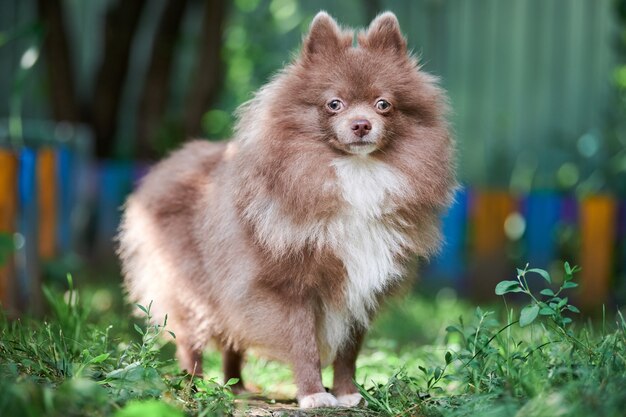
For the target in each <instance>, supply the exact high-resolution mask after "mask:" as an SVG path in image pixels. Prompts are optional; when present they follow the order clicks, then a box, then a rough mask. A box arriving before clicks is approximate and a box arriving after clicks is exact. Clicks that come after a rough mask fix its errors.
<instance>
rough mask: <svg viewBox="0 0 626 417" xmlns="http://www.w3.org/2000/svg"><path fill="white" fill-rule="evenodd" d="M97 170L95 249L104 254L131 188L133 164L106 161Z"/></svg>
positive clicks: (113, 235) (110, 242)
mask: <svg viewBox="0 0 626 417" xmlns="http://www.w3.org/2000/svg"><path fill="white" fill-rule="evenodd" d="M98 170H99V172H98V177H99V186H100V193H99V195H98V208H97V218H98V227H97V230H98V242H97V246H98V248H97V251H98V252H99V253H100V254H105V253H107V252H111V248H112V247H113V244H112V241H113V238H114V237H115V234H116V233H117V228H118V225H119V222H120V218H121V206H122V204H124V201H125V199H126V196H127V195H128V194H129V193H130V191H131V189H132V181H133V165H132V164H131V163H130V162H116V161H106V162H102V163H101V164H100V166H99V168H98Z"/></svg>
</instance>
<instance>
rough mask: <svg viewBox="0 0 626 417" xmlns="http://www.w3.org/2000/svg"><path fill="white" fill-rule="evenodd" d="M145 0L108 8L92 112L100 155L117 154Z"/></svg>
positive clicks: (128, 0) (127, 0)
mask: <svg viewBox="0 0 626 417" xmlns="http://www.w3.org/2000/svg"><path fill="white" fill-rule="evenodd" d="M43 1H47V0H43ZM145 3H146V2H145V0H119V1H118V2H117V3H116V4H115V5H114V6H113V7H112V8H111V9H109V11H108V12H107V16H106V22H105V28H104V32H105V33H104V53H103V56H102V64H101V65H100V69H99V71H98V75H97V77H96V85H95V93H94V98H93V108H92V115H91V121H92V127H93V129H94V133H95V136H96V155H97V156H98V157H99V158H103V157H110V156H111V155H112V154H113V150H114V140H115V133H116V131H117V116H118V110H119V104H120V98H121V96H122V91H123V87H124V82H125V80H126V74H127V72H128V64H129V61H130V51H131V47H132V43H133V38H134V35H135V31H136V29H137V26H138V23H139V18H140V17H141V12H142V10H143V8H144V5H145Z"/></svg>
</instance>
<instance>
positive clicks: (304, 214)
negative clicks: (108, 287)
mask: <svg viewBox="0 0 626 417" xmlns="http://www.w3.org/2000/svg"><path fill="white" fill-rule="evenodd" d="M445 110H446V99H445V96H444V94H443V92H442V90H441V89H440V88H439V87H438V86H437V83H436V79H435V78H434V77H432V76H430V75H428V74H426V73H424V72H422V71H420V69H419V66H418V65H417V63H416V60H415V59H414V58H412V57H411V56H410V55H409V54H408V52H407V46H406V41H405V39H404V38H403V36H402V34H401V32H400V28H399V26H398V21H397V19H396V17H395V16H394V15H393V14H392V13H384V14H382V15H380V16H378V17H377V18H376V19H375V20H374V21H373V22H372V24H371V25H370V27H369V28H368V29H367V31H362V32H359V33H358V45H357V46H353V32H351V31H348V30H341V29H340V28H339V27H338V26H337V24H336V23H335V21H334V20H333V19H332V18H331V17H330V16H329V15H328V14H326V13H324V12H321V13H319V14H318V15H317V16H316V17H315V19H314V20H313V23H312V24H311V29H310V32H309V34H308V36H307V37H306V39H305V40H304V44H303V47H302V52H301V54H300V56H299V57H298V58H297V59H295V62H293V63H292V64H291V65H289V66H287V67H286V68H285V69H284V70H283V71H281V72H280V73H279V74H278V75H277V76H276V77H275V78H274V79H273V81H271V82H270V83H269V84H268V85H266V86H265V87H263V88H262V89H261V90H260V91H259V92H258V93H257V95H256V96H255V98H254V99H252V100H251V101H250V102H248V103H247V104H245V105H243V106H242V108H241V109H240V111H239V122H238V124H237V128H236V135H235V139H233V140H232V141H230V142H226V143H218V144H216V143H209V142H205V141H195V142H191V143H189V144H187V145H186V146H185V147H183V148H182V149H181V150H179V151H177V152H175V153H173V154H172V155H171V156H170V157H169V158H167V159H165V160H164V161H162V162H161V163H160V164H158V165H157V166H155V167H154V169H152V171H151V172H150V173H149V174H148V175H147V177H146V178H145V179H144V180H143V183H142V184H141V186H140V187H139V189H138V190H137V191H136V192H135V193H134V194H133V195H132V196H131V197H130V198H129V199H128V201H127V203H126V207H125V214H124V220H123V224H122V226H121V231H120V234H119V242H120V248H119V255H120V257H121V259H122V264H123V270H124V275H125V281H126V288H127V290H128V293H129V295H130V298H131V299H132V300H133V301H134V302H138V303H142V304H143V305H147V304H148V303H149V302H150V301H151V300H152V301H153V311H154V313H155V320H156V321H162V320H163V318H164V316H165V314H168V317H169V322H168V327H169V328H170V329H171V330H173V331H174V332H175V334H176V344H177V356H178V359H179V361H180V365H181V367H182V368H184V369H186V370H187V371H189V372H190V373H195V374H200V373H201V371H202V364H201V361H202V350H203V349H204V347H205V346H206V345H207V343H208V342H209V341H211V340H214V341H216V342H217V343H218V344H219V346H220V347H221V349H222V351H223V359H224V371H225V378H226V379H228V378H231V377H236V378H241V373H240V371H241V361H242V357H243V354H244V352H245V350H246V349H248V348H254V349H255V350H256V351H259V352H261V353H262V354H265V355H268V356H270V357H272V358H275V359H278V360H283V361H286V362H288V363H289V364H291V366H292V367H293V371H294V375H295V379H296V384H297V387H298V401H299V404H300V406H301V407H303V408H308V407H322V406H336V405H340V406H355V405H357V404H358V403H359V401H360V399H361V396H360V395H359V394H358V392H357V389H356V387H355V386H354V384H353V382H352V379H353V378H354V372H355V362H356V357H357V354H358V352H359V348H360V345H361V341H362V340H363V336H364V334H365V332H366V330H367V328H368V325H369V323H370V319H371V318H372V316H373V315H374V313H375V311H376V310H377V306H378V304H379V302H380V300H381V299H382V297H384V296H385V295H386V294H388V293H390V292H391V291H392V290H393V289H394V288H396V287H398V286H399V285H400V284H401V283H402V281H403V277H404V275H405V272H406V271H405V268H406V265H407V263H408V262H409V261H410V260H411V259H413V258H414V257H415V256H416V255H417V256H422V257H427V256H428V255H430V254H432V253H433V252H434V251H436V249H437V247H438V243H439V230H438V229H439V221H438V216H439V214H440V212H441V210H442V209H443V208H445V206H446V205H447V204H448V203H449V201H450V197H451V193H452V190H453V188H454V185H455V181H454V169H453V161H452V160H453V153H454V152H453V145H452V141H451V138H450V136H449V132H448V126H447V123H446V120H445ZM331 363H332V364H333V366H334V372H335V373H334V386H333V390H332V394H331V393H327V392H326V391H325V390H324V387H323V386H322V381H321V377H320V368H321V367H322V366H326V365H328V364H331ZM241 387H243V385H240V386H239V388H241Z"/></svg>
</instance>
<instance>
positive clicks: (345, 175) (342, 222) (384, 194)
mask: <svg viewBox="0 0 626 417" xmlns="http://www.w3.org/2000/svg"><path fill="white" fill-rule="evenodd" d="M333 165H334V167H335V170H336V172H337V177H338V179H339V184H340V186H341V189H342V194H343V197H344V199H345V200H346V202H347V203H348V204H347V208H346V210H345V211H344V212H343V213H340V214H339V216H338V218H337V219H336V220H335V221H333V223H332V224H331V226H330V227H329V229H328V233H329V234H330V235H331V236H330V237H329V238H328V240H329V241H331V242H336V248H335V249H336V251H337V253H338V255H339V257H340V259H341V260H342V261H343V263H344V265H345V267H346V270H347V273H348V284H347V288H346V300H345V309H343V310H338V309H336V308H332V307H328V306H327V307H326V309H325V318H324V323H323V324H322V332H321V333H322V336H323V337H324V339H325V340H324V341H325V342H326V343H321V345H324V344H325V345H326V346H325V347H326V349H321V354H322V363H324V364H327V363H330V362H331V361H332V360H333V358H334V357H335V355H336V352H337V350H338V349H339V348H340V347H341V345H343V344H344V343H346V341H347V340H346V338H347V337H348V335H349V334H350V326H351V325H352V323H353V322H356V323H358V324H359V325H361V326H363V327H367V326H368V325H369V311H371V310H372V309H374V308H375V307H376V294H377V293H380V292H381V291H384V290H385V288H386V287H387V286H388V285H389V284H390V283H392V282H393V281H394V280H396V279H399V278H400V277H401V275H402V272H403V271H402V268H401V266H400V265H398V263H397V262H396V261H395V260H394V256H395V255H396V254H397V253H399V252H400V251H401V250H402V249H401V248H402V246H403V245H406V243H407V242H406V237H405V236H404V235H403V234H402V233H401V232H400V231H399V230H397V229H395V228H394V227H392V226H390V225H388V224H384V223H383V222H382V216H383V214H385V213H386V212H387V211H389V210H392V209H393V202H392V201H391V199H390V198H389V197H390V196H392V195H401V194H402V190H403V187H404V180H403V178H402V176H401V175H400V174H399V173H397V172H395V171H394V170H393V169H392V168H391V167H389V166H388V165H386V164H384V163H382V162H379V161H376V160H374V159H371V158H363V157H358V156H355V157H347V158H341V159H337V160H335V162H334V163H333Z"/></svg>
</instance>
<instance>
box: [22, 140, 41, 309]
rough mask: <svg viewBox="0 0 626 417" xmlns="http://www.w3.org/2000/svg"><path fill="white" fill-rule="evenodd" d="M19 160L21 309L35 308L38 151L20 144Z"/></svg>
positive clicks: (37, 283)
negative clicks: (22, 146)
mask: <svg viewBox="0 0 626 417" xmlns="http://www.w3.org/2000/svg"><path fill="white" fill-rule="evenodd" d="M18 161H19V162H18V177H17V189H18V213H19V214H18V233H19V235H20V236H21V239H19V241H18V245H17V246H18V247H17V254H16V267H17V268H16V273H17V305H18V308H19V309H20V310H22V311H23V310H26V309H27V308H31V309H35V310H38V309H39V306H38V305H37V304H36V301H37V300H38V291H39V269H38V263H39V259H38V258H39V257H38V251H37V243H38V238H37V223H38V222H37V151H36V150H34V149H32V148H28V147H26V148H22V149H21V150H20V151H19V157H18ZM33 302H35V303H33Z"/></svg>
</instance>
